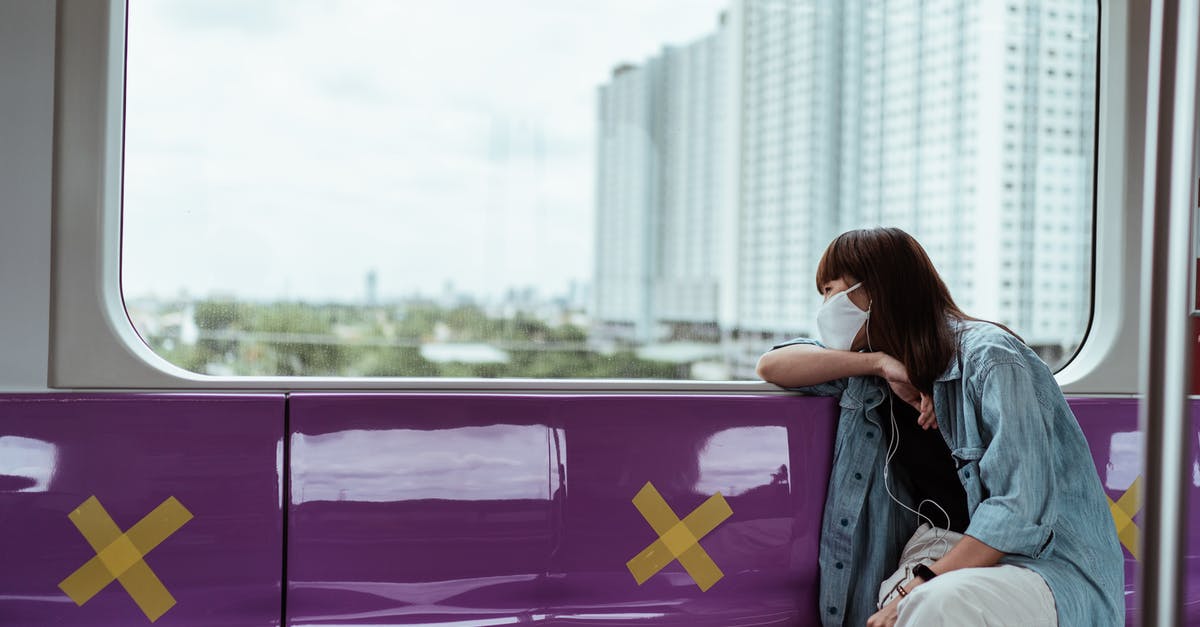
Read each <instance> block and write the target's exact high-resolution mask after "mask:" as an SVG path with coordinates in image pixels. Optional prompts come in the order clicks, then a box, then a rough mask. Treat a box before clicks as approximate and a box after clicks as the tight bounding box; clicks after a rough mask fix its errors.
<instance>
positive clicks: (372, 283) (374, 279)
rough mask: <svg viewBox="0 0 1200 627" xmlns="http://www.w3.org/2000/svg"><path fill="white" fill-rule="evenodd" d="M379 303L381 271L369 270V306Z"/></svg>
mask: <svg viewBox="0 0 1200 627" xmlns="http://www.w3.org/2000/svg"><path fill="white" fill-rule="evenodd" d="M378 304H379V273H378V272H376V271H375V270H374V269H372V270H369V271H368V272H367V306H368V307H374V306H376V305H378Z"/></svg>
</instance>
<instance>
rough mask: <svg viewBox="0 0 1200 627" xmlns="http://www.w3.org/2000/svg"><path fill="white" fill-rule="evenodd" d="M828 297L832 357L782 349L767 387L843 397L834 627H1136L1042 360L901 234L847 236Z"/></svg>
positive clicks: (834, 499)
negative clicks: (973, 312) (1128, 617)
mask: <svg viewBox="0 0 1200 627" xmlns="http://www.w3.org/2000/svg"><path fill="white" fill-rule="evenodd" d="M817 290H818V291H819V292H820V293H821V294H822V295H823V296H824V298H825V303H824V304H823V305H822V306H821V309H820V310H819V312H818V314H817V326H818V330H819V331H820V335H821V338H822V340H823V343H819V342H816V341H813V340H807V339H798V340H793V341H791V342H788V343H786V344H782V345H780V346H776V347H775V348H774V349H772V350H771V351H770V352H768V353H767V354H766V355H763V357H762V358H761V359H760V361H759V364H758V373H759V376H761V377H762V378H763V379H765V380H767V381H769V382H771V383H775V384H777V385H780V386H783V387H786V388H791V389H795V390H799V391H804V392H808V393H813V394H819V395H824V396H840V397H841V417H840V420H839V422H838V430H837V438H836V442H835V445H834V462H833V473H832V475H831V476H830V481H829V492H828V496H827V498H826V502H825V514H824V519H823V523H822V530H821V553H820V567H821V608H820V610H821V615H822V617H823V620H824V624H825V625H850V626H854V627H858V626H860V625H863V624H866V625H868V626H869V627H878V626H890V625H920V626H922V627H925V626H928V625H955V626H961V625H985V624H986V625H1021V626H1022V627H1025V626H1028V625H1062V626H1063V627H1076V626H1081V625H1087V626H1090V627H1095V626H1104V625H1121V624H1123V623H1124V597H1123V591H1124V579H1123V578H1124V563H1123V556H1122V553H1121V549H1120V545H1119V544H1118V542H1117V536H1116V530H1115V527H1114V525H1113V521H1112V515H1111V514H1110V513H1109V508H1108V505H1107V502H1106V500H1105V498H1104V491H1103V488H1102V487H1101V485H1100V479H1099V477H1098V475H1097V473H1096V469H1095V466H1094V464H1093V462H1092V457H1091V454H1090V452H1089V450H1088V446H1087V442H1086V441H1085V440H1084V437H1083V432H1082V431H1081V430H1080V428H1079V424H1078V422H1076V420H1075V417H1074V415H1073V414H1072V413H1071V409H1070V407H1068V406H1067V402H1066V399H1065V398H1063V395H1062V391H1061V390H1060V389H1059V387H1058V385H1057V383H1056V382H1055V381H1054V377H1053V376H1052V374H1051V372H1050V370H1049V369H1048V368H1047V367H1046V365H1045V364H1044V363H1043V362H1042V361H1041V360H1040V359H1039V358H1038V357H1037V355H1036V354H1034V353H1033V351H1031V350H1030V349H1029V348H1028V347H1027V346H1025V344H1024V343H1023V342H1022V341H1021V340H1020V339H1019V338H1018V337H1016V336H1015V335H1014V334H1013V333H1012V332H1011V331H1009V330H1008V329H1006V328H1004V327H1002V326H1000V325H997V324H994V323H990V322H985V321H980V320H977V319H975V318H971V317H969V316H967V315H966V314H964V313H963V311H962V310H961V309H959V308H958V306H957V305H955V304H954V301H953V299H951V297H950V293H949V291H948V290H947V289H946V286H945V284H944V283H943V282H942V280H941V278H940V277H939V276H938V273H937V271H936V270H935V269H934V267H933V264H932V263H931V262H930V261H929V257H928V256H927V255H926V254H925V251H924V250H923V249H922V248H921V246H920V244H918V243H917V241H916V240H915V239H913V238H912V236H910V235H908V234H907V233H905V232H904V231H902V230H900V229H895V228H886V229H885V228H880V229H865V230H858V231H850V232H848V233H844V234H842V235H841V236H839V237H838V238H837V239H835V240H834V241H833V243H831V244H830V245H829V248H828V249H826V251H825V254H824V255H823V256H822V257H821V261H820V263H819V264H818V266H817ZM893 571H894V572H893ZM889 573H891V576H890V577H889Z"/></svg>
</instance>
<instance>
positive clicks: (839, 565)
mask: <svg viewBox="0 0 1200 627" xmlns="http://www.w3.org/2000/svg"><path fill="white" fill-rule="evenodd" d="M833 567H834V568H836V569H838V570H841V569H842V563H841V562H838V563H836V564H834V565H833Z"/></svg>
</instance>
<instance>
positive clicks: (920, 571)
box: [912, 564, 937, 582]
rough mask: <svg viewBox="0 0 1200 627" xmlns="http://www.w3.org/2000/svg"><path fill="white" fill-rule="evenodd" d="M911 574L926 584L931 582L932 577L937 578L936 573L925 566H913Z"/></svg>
mask: <svg viewBox="0 0 1200 627" xmlns="http://www.w3.org/2000/svg"><path fill="white" fill-rule="evenodd" d="M912 574H913V575H914V576H917V577H920V578H921V579H924V580H925V581H926V582H928V581H930V580H932V579H933V578H934V577H937V573H935V572H933V569H932V568H930V567H928V566H926V565H925V564H917V565H916V566H913V569H912Z"/></svg>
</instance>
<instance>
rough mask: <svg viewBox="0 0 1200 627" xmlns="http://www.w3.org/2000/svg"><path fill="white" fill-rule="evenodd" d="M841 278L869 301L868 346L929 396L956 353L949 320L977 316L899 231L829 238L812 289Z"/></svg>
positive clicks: (869, 231) (863, 231)
mask: <svg viewBox="0 0 1200 627" xmlns="http://www.w3.org/2000/svg"><path fill="white" fill-rule="evenodd" d="M845 277H851V278H854V279H856V280H858V281H861V282H862V284H863V289H864V290H866V292H867V294H868V295H869V296H870V297H871V320H870V323H869V324H870V326H869V327H868V331H869V332H870V338H871V343H872V345H874V346H875V347H881V348H883V349H885V350H887V351H888V353H889V354H890V355H891V356H893V357H895V358H896V359H898V360H900V363H902V364H904V367H905V368H906V369H907V370H908V377H909V379H910V380H911V381H912V383H913V385H914V386H916V387H917V389H919V390H921V391H922V392H925V393H926V394H931V393H932V392H933V382H934V381H935V380H936V379H937V378H938V377H939V376H940V375H941V374H942V373H943V372H944V371H945V370H946V367H947V366H948V365H949V364H950V359H951V358H953V357H954V353H955V351H956V350H957V345H958V341H957V338H956V337H955V332H954V330H953V328H952V327H951V324H950V323H951V321H952V320H953V319H958V320H977V318H972V317H971V316H968V315H967V314H965V313H963V310H962V309H959V307H958V305H957V304H955V302H954V299H953V298H952V297H951V296H950V290H949V289H947V288H946V284H945V283H944V282H943V281H942V277H941V276H939V275H938V272H937V269H936V268H934V267H933V262H932V261H930V260H929V255H927V254H925V249H924V248H921V245H920V244H919V243H917V240H916V239H914V238H913V236H911V235H909V234H908V233H905V232H904V231H902V230H901V229H897V228H875V229H859V230H855V231H847V232H845V233H842V234H841V235H839V236H838V237H837V238H836V239H834V240H833V242H831V243H830V244H829V247H828V248H826V249H825V254H823V255H821V261H820V263H818V264H817V291H818V292H820V291H821V286H822V285H824V284H825V283H827V282H829V281H833V280H836V279H840V278H845ZM993 324H995V323H993ZM997 326H1000V327H1001V328H1003V329H1004V330H1005V331H1008V332H1009V333H1012V331H1010V330H1009V329H1007V328H1006V327H1004V326H1003V325H997ZM1014 335H1015V334H1014Z"/></svg>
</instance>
